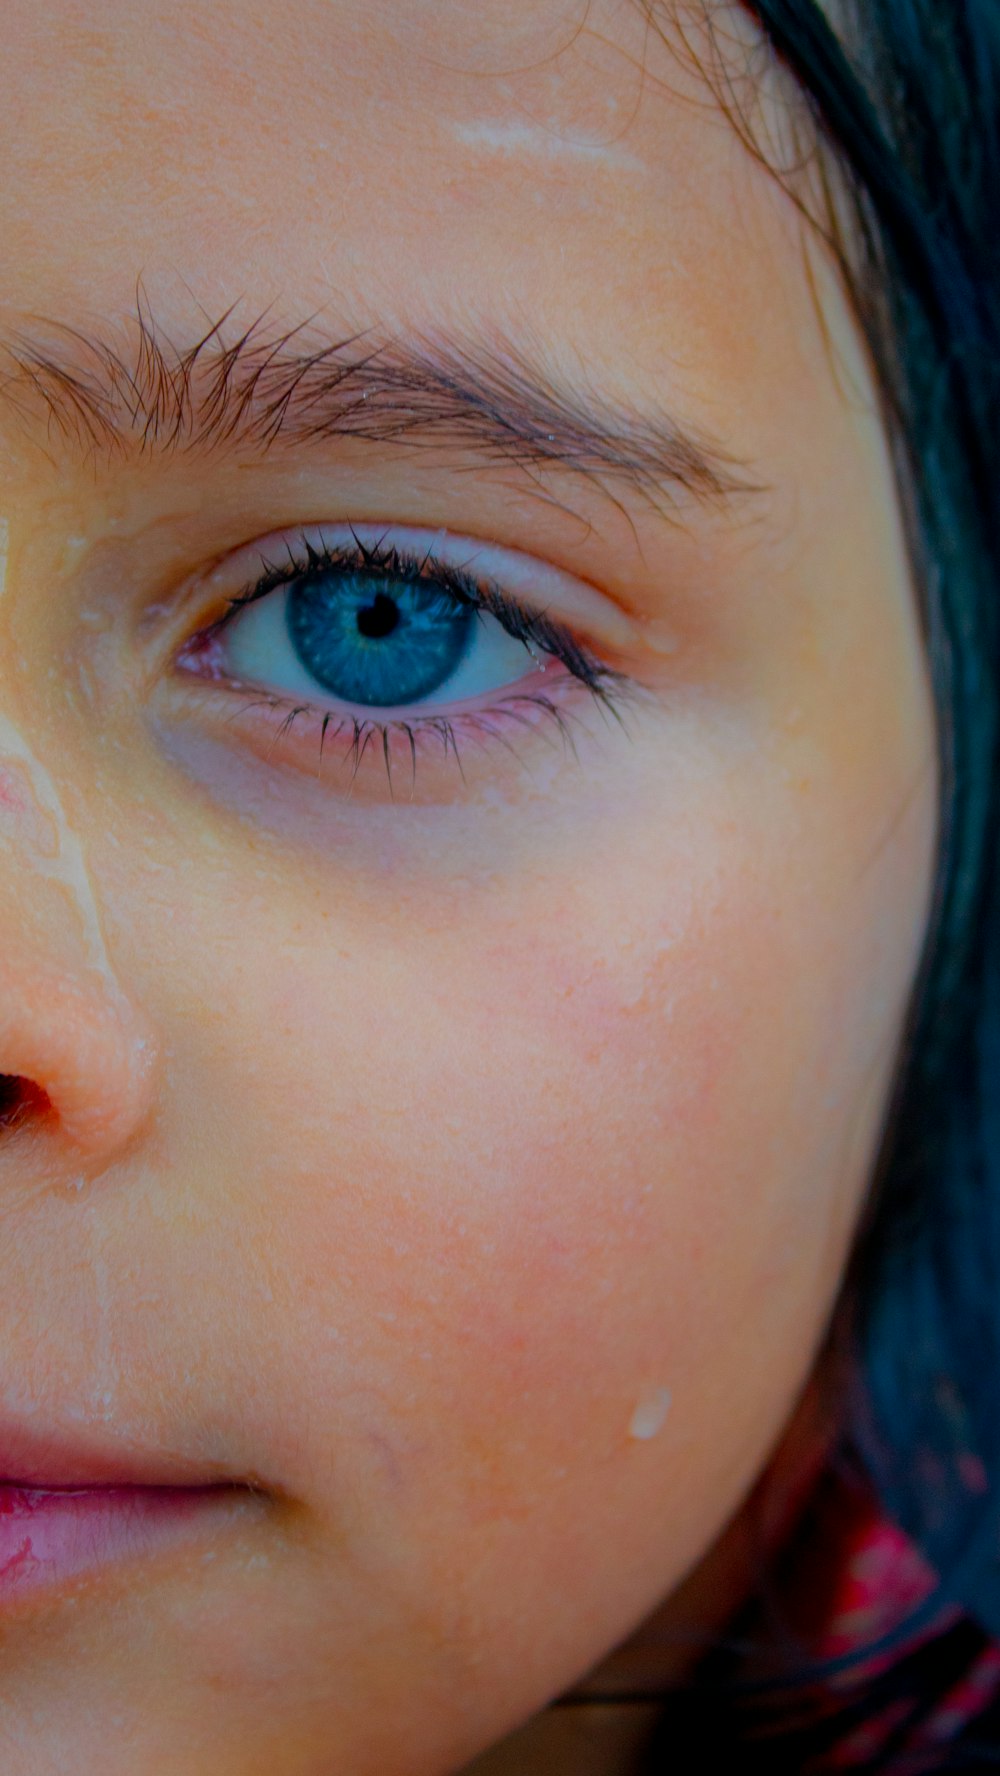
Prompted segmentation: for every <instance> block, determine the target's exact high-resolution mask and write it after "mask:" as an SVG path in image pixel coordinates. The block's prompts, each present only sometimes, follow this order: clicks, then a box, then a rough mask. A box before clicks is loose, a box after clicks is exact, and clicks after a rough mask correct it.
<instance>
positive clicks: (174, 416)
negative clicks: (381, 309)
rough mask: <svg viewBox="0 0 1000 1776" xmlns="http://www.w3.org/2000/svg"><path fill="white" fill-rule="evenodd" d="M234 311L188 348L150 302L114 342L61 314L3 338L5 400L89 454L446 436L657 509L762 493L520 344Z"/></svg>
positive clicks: (674, 429) (690, 436) (50, 440)
mask: <svg viewBox="0 0 1000 1776" xmlns="http://www.w3.org/2000/svg"><path fill="white" fill-rule="evenodd" d="M233 313H234V310H233V309H229V310H227V312H226V314H224V315H223V316H222V318H221V319H220V320H219V321H217V322H216V323H215V324H214V325H213V326H212V327H210V328H209V329H208V330H207V331H206V332H204V333H202V334H201V335H200V336H199V337H198V338H196V339H195V340H194V341H193V342H192V343H191V344H189V345H185V346H177V345H175V344H174V343H173V342H172V341H171V340H170V339H169V338H168V337H167V335H166V334H165V333H164V332H163V331H162V330H161V329H160V328H159V327H158V326H157V325H156V323H155V322H154V320H153V317H152V314H151V312H150V310H149V308H148V305H147V304H146V303H144V302H142V301H140V302H139V304H138V306H137V310H136V312H135V314H134V315H133V316H132V317H131V318H130V320H129V322H128V323H127V326H126V327H125V329H124V330H123V332H122V334H121V336H120V337H119V338H118V339H117V340H116V341H113V340H112V339H110V338H107V339H105V338H101V337H100V336H99V335H91V334H88V333H86V332H84V331H83V330H81V329H80V328H78V327H74V326H71V325H67V324H65V323H62V322H57V321H42V322H41V323H36V324H35V326H34V330H30V329H24V328H17V329H13V330H10V331H7V332H5V333H3V334H0V405H2V406H5V407H6V408H7V410H8V411H9V412H10V413H11V414H12V416H14V417H15V418H16V420H17V421H19V422H20V424H21V425H22V426H23V427H25V428H26V429H28V430H30V431H32V432H39V431H40V432H41V433H42V434H43V435H44V439H45V442H46V445H47V447H48V448H50V449H51V448H52V447H53V446H54V445H56V444H57V443H58V444H61V445H62V446H63V447H65V446H69V447H71V448H73V449H74V450H75V451H77V452H78V453H79V454H81V455H83V456H85V457H92V458H95V459H96V458H107V459H113V458H114V457H115V456H116V455H126V456H127V455H132V454H135V453H137V452H138V453H141V454H147V455H148V454H169V453H172V452H179V451H183V452H191V451H197V452H205V451H219V450H228V451H233V452H236V451H239V452H250V453H252V454H253V455H256V456H258V457H259V456H262V455H264V454H265V453H267V452H269V451H271V450H274V449H276V448H277V447H279V446H287V445H303V444H312V443H316V442H320V441H325V440H329V439H335V438H356V439H367V440H369V441H371V442H372V443H376V444H387V443H392V444H400V445H404V446H409V447H418V446H428V445H436V446H438V447H448V448H451V449H457V450H459V451H462V452H471V453H473V454H474V455H475V456H476V457H478V458H479V460H480V461H483V460H485V461H487V462H490V463H493V464H500V465H504V464H513V465H518V466H520V467H521V468H524V469H527V470H528V471H529V472H531V471H534V472H537V471H538V470H540V469H544V468H558V469H561V470H569V471H572V472H574V473H576V474H581V475H584V476H586V477H587V478H589V479H591V480H593V481H596V482H597V483H598V484H599V485H601V486H602V487H605V488H606V489H607V491H609V492H611V491H613V489H614V488H616V487H621V486H622V485H628V486H631V488H632V489H633V491H635V492H636V493H638V494H640V495H641V496H643V497H644V498H646V499H649V500H652V501H653V502H654V503H655V504H656V505H657V506H660V505H662V503H663V502H664V500H666V502H667V503H668V504H669V505H671V506H676V505H677V504H678V503H679V496H683V495H686V496H688V498H690V499H694V500H696V501H698V502H699V503H703V504H724V503H726V502H728V501H729V500H730V499H732V498H734V497H735V496H738V495H746V494H749V493H759V492H762V491H764V489H763V488H762V486H761V485H760V484H759V483H756V482H754V481H753V480H751V479H750V478H749V477H748V476H747V474H746V472H745V471H746V467H747V465H746V464H745V463H742V462H740V460H739V459H737V458H735V457H733V456H731V455H730V454H729V453H728V452H727V451H725V450H724V449H723V448H722V446H721V445H719V444H717V443H715V442H713V441H712V440H710V439H709V438H708V437H706V436H704V435H703V434H701V433H700V432H699V431H698V430H696V429H695V428H692V427H690V426H685V425H682V424H681V423H680V422H679V421H677V420H675V419H671V418H670V417H669V416H668V415H667V414H666V413H665V412H663V411H660V410H659V409H658V408H656V409H651V410H649V411H647V412H641V411H639V410H638V409H637V408H635V407H633V406H632V405H631V404H629V403H626V402H624V401H621V400H616V399H614V398H612V397H610V396H607V395H604V394H599V393H598V392H596V390H594V389H592V388H590V387H588V386H587V385H588V383H589V380H590V379H589V378H588V377H587V375H586V374H585V373H584V372H581V376H580V378H579V383H578V385H577V386H571V385H569V384H568V383H566V382H565V381H564V380H562V379H561V378H559V377H557V376H555V375H554V374H552V373H551V372H549V371H547V370H546V368H545V366H544V364H543V363H542V362H540V361H534V360H533V359H532V357H530V356H529V354H528V353H527V352H526V351H524V350H523V349H521V348H519V347H518V346H517V345H516V344H515V343H514V342H513V341H512V340H510V339H508V338H504V337H501V336H500V335H499V334H497V335H495V336H493V337H491V338H490V339H483V338H477V339H463V338H461V337H459V336H456V335H448V336H442V337H432V336H416V337H412V338H407V339H399V338H394V337H378V336H377V335H376V334H375V332H374V331H373V330H372V331H367V332H363V333H356V334H353V335H349V336H347V337H343V338H329V337H320V338H318V339H317V337H316V334H315V323H314V321H313V320H310V321H308V322H304V323H302V324H301V325H300V326H297V327H293V328H290V329H287V330H285V331H280V332H277V333H268V331H267V327H266V316H261V317H260V318H259V319H258V320H256V321H254V322H253V324H252V325H251V326H249V327H246V328H244V329H243V330H242V331H240V332H239V333H238V334H237V336H236V337H235V338H233V339H231V340H229V341H228V342H227V340H226V337H225V334H226V328H227V324H228V323H229V322H230V321H231V319H232V316H233Z"/></svg>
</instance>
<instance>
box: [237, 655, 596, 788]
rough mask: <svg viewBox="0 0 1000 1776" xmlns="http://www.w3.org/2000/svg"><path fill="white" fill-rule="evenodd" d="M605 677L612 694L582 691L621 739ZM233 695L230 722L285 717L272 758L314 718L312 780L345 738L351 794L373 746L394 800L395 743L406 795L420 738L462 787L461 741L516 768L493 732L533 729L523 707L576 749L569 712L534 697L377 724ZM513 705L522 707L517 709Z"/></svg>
mask: <svg viewBox="0 0 1000 1776" xmlns="http://www.w3.org/2000/svg"><path fill="white" fill-rule="evenodd" d="M608 676H609V677H610V678H612V679H614V680H615V681H616V687H617V688H615V689H610V688H608V687H607V686H605V685H603V684H602V685H600V686H595V685H589V686H587V689H588V690H589V691H590V694H591V696H592V697H593V698H594V700H595V701H596V702H597V703H598V704H599V706H600V707H601V708H602V709H603V710H604V712H605V713H606V714H608V715H610V716H611V717H612V718H613V719H614V720H615V721H616V722H617V723H618V725H619V727H621V728H622V730H623V731H624V732H625V733H626V735H627V734H628V729H627V728H626V726H625V722H624V719H623V713H622V709H621V707H620V705H621V702H622V700H623V691H624V688H625V686H626V685H627V682H628V681H626V680H625V679H623V678H622V677H621V675H620V674H616V673H613V672H611V670H610V668H609V669H608ZM567 679H570V675H569V674H567ZM235 690H236V695H238V696H239V697H240V708H239V709H238V710H236V711H235V712H234V714H233V716H232V717H231V718H230V719H231V720H235V719H236V717H237V716H238V715H240V714H242V713H246V712H247V711H249V710H251V709H254V708H259V707H260V706H261V705H263V706H264V707H265V708H268V709H270V710H272V711H277V710H281V709H284V710H285V711H286V714H285V719H284V720H283V721H282V722H281V724H280V726H279V727H278V729H277V731H276V733H275V735H274V739H273V742H272V746H271V749H270V752H273V750H274V747H275V746H277V745H278V744H279V743H280V742H281V741H282V740H283V739H284V738H286V736H287V735H288V734H289V733H290V732H291V730H292V728H293V727H294V725H295V723H296V722H297V721H298V720H299V719H300V718H301V717H303V716H307V717H312V718H313V719H316V718H320V729H319V736H318V747H317V775H321V774H322V769H323V759H324V754H325V753H326V751H327V748H328V747H330V746H331V745H332V744H333V743H334V742H335V741H337V740H338V739H340V738H341V736H343V735H346V736H347V743H346V746H345V747H344V750H343V754H342V760H341V762H342V763H343V764H347V763H348V762H349V761H351V762H352V765H353V768H352V771H351V787H352V788H353V785H354V782H355V779H356V778H357V775H358V772H359V770H360V769H361V764H362V761H363V759H364V757H365V754H366V753H367V752H368V750H369V748H370V747H372V746H374V748H375V750H376V752H378V753H379V754H381V757H382V760H383V763H384V766H385V772H386V777H387V780H388V784H389V791H390V794H391V795H393V796H395V787H396V786H395V780H394V777H393V769H394V764H393V757H392V747H393V741H394V740H395V739H400V740H402V741H403V742H404V743H405V748H406V750H405V752H404V757H405V758H408V759H409V764H410V772H409V775H410V788H411V793H412V791H413V788H414V787H415V784H416V773H417V753H418V750H419V749H420V747H421V746H422V745H423V737H424V736H426V737H427V739H428V740H437V741H438V742H439V743H440V745H441V748H442V753H443V756H444V758H445V759H447V757H448V755H449V753H451V755H452V757H453V758H454V761H455V764H456V766H457V768H458V772H459V775H460V776H461V777H462V780H463V782H464V781H465V772H464V769H463V766H462V756H461V753H460V750H459V739H460V738H461V740H462V741H463V744H464V742H465V741H466V740H469V739H475V740H482V741H483V742H484V743H486V742H494V741H495V742H497V743H498V744H499V745H502V746H503V747H505V748H506V750H507V751H508V752H509V753H510V754H511V756H512V757H513V758H515V759H516V760H517V762H518V763H520V764H523V763H524V760H523V759H521V758H520V757H519V755H518V753H517V750H516V748H515V747H514V746H513V745H512V744H511V741H510V740H509V739H508V737H507V736H506V735H505V734H503V733H502V732H500V731H499V728H500V725H501V724H502V723H505V722H508V721H509V722H511V723H512V724H513V725H514V726H515V727H519V728H535V727H536V726H537V722H536V721H535V720H533V719H532V718H531V716H529V715H528V714H526V713H525V710H524V708H523V706H524V705H527V706H529V707H530V708H531V709H534V710H537V711H540V712H541V714H542V716H543V717H544V718H545V721H546V723H548V722H551V723H553V724H554V735H553V737H555V736H556V735H557V736H558V737H559V739H561V741H562V742H563V744H564V745H565V746H566V748H567V749H568V750H569V751H570V752H571V753H572V755H573V757H574V758H576V757H577V753H576V745H575V741H574V737H573V732H572V724H573V722H574V721H575V720H577V719H578V716H577V713H576V712H575V711H573V710H571V709H565V708H560V707H559V705H558V704H557V703H556V702H555V701H554V699H553V698H552V697H550V696H547V695H545V694H542V693H539V692H521V693H518V694H517V695H515V696H511V697H509V698H507V699H506V700H505V701H504V702H502V703H498V704H496V705H494V706H492V707H491V708H489V709H483V710H471V711H464V712H463V713H462V714H461V715H460V716H457V717H455V716H446V715H437V716H416V717H414V718H413V719H411V720H408V721H403V720H399V719H395V720H391V721H379V720H377V719H373V718H370V717H361V718H359V717H358V716H356V715H352V714H349V713H346V712H344V713H341V712H340V711H338V710H322V709H320V708H319V707H317V706H316V705H315V704H308V703H300V702H292V701H291V700H290V699H288V698H283V697H279V696H277V695H274V694H269V693H267V692H264V691H260V690H251V689H250V687H246V686H244V687H235ZM230 694H232V692H230ZM518 705H520V706H522V707H521V708H518ZM269 756H270V753H269Z"/></svg>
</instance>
